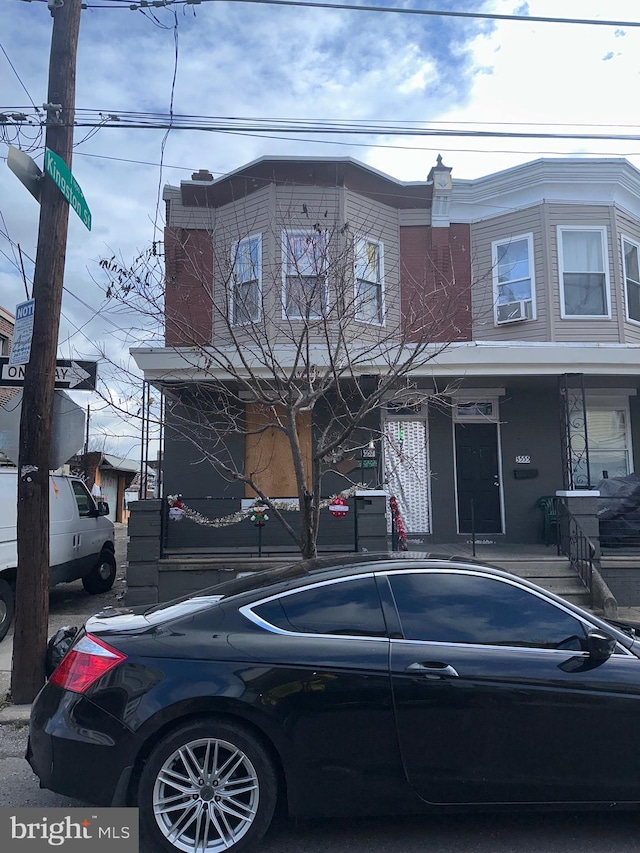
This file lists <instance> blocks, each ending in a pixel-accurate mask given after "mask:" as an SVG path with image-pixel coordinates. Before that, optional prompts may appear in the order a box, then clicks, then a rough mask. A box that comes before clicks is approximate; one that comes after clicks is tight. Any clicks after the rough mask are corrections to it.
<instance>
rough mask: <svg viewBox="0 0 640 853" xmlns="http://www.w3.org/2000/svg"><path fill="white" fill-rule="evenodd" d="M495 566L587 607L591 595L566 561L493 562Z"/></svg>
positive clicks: (556, 558) (556, 559) (559, 558)
mask: <svg viewBox="0 0 640 853" xmlns="http://www.w3.org/2000/svg"><path fill="white" fill-rule="evenodd" d="M492 562H493V564H494V565H495V566H497V567H498V568H500V569H504V571H506V572H511V574H514V575H517V576H518V577H520V578H524V579H525V580H529V581H531V582H532V583H535V584H537V585H538V586H541V587H542V588H543V589H546V590H547V591H548V592H552V593H553V594H554V595H559V596H560V597H561V598H564V599H566V600H567V601H570V602H571V603H572V604H578V605H580V606H581V607H588V606H589V604H590V602H591V594H590V592H589V590H588V589H587V588H586V587H585V585H584V584H583V583H582V581H581V580H580V578H579V577H578V575H577V574H576V573H575V571H574V570H573V569H572V568H571V563H570V562H569V560H568V559H563V558H561V557H554V558H553V559H543V560H513V559H510V560H493V561H492Z"/></svg>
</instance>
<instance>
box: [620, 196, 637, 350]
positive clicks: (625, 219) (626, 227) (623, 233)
mask: <svg viewBox="0 0 640 853" xmlns="http://www.w3.org/2000/svg"><path fill="white" fill-rule="evenodd" d="M616 231H617V240H616V243H617V245H616V246H615V249H614V251H615V265H616V266H617V268H618V270H619V276H620V279H619V289H620V294H621V297H620V314H621V319H622V329H623V332H622V334H623V338H624V342H625V343H630V344H637V343H640V324H639V323H636V322H634V321H633V320H631V321H630V320H627V315H626V307H625V306H626V298H627V294H626V290H625V283H624V270H623V266H622V243H621V237H627V238H628V239H629V240H632V241H634V242H635V243H638V244H640V222H639V221H638V220H637V219H634V218H633V217H632V216H630V215H629V214H628V213H625V212H623V211H621V210H619V209H616Z"/></svg>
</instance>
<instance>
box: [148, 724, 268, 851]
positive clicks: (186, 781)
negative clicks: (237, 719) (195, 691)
mask: <svg viewBox="0 0 640 853" xmlns="http://www.w3.org/2000/svg"><path fill="white" fill-rule="evenodd" d="M187 765H188V766H187ZM277 784H278V783H277V777H276V773H275V770H274V768H273V764H272V762H271V760H270V758H269V756H268V754H267V752H266V750H265V748H264V747H263V746H262V744H261V743H260V741H259V740H258V738H256V737H255V736H254V735H253V734H252V733H251V732H250V731H248V730H247V729H245V728H244V726H242V725H238V724H235V723H233V722H228V721H226V720H221V719H216V718H206V719H201V720H197V721H195V722H192V723H188V724H185V725H183V726H181V727H180V728H179V729H176V730H174V731H173V732H171V733H170V734H168V735H167V737H165V738H164V739H163V740H162V741H160V742H159V743H158V744H157V745H156V746H155V748H154V749H153V751H152V753H151V754H150V756H149V758H148V760H147V761H146V763H145V765H144V769H143V771H142V774H141V776H140V784H139V786H138V807H139V810H140V829H141V832H142V835H143V837H144V838H146V839H147V842H148V843H149V845H150V849H152V850H154V851H160V850H162V851H166V853H176V851H193V850H198V851H199V853H200V851H202V853H222V851H225V853H240V851H243V850H246V849H248V848H250V847H251V846H253V845H254V844H256V843H257V842H258V841H259V840H260V839H261V838H262V836H263V835H264V833H265V832H266V831H267V829H268V828H269V825H270V823H271V819H272V817H273V812H274V809H275V805H276V800H277ZM172 800H173V801H174V802H175V807H174V808H171V806H170V805H169V804H170V803H171V801H172Z"/></svg>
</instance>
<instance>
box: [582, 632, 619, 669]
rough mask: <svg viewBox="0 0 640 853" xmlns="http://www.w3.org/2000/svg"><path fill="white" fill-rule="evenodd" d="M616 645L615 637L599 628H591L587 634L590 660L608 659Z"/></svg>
mask: <svg viewBox="0 0 640 853" xmlns="http://www.w3.org/2000/svg"><path fill="white" fill-rule="evenodd" d="M616 645H617V642H616V639H615V638H614V637H612V636H611V634H607V632H606V631H602V630H601V629H600V628H592V629H591V630H590V631H589V633H588V634H587V651H588V652H589V657H590V658H591V659H592V660H599V661H604V660H608V659H609V658H610V657H611V655H612V654H613V653H614V652H615V650H616Z"/></svg>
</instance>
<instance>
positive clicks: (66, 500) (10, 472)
mask: <svg viewBox="0 0 640 853" xmlns="http://www.w3.org/2000/svg"><path fill="white" fill-rule="evenodd" d="M74 482H75V483H76V484H79V485H76V489H78V499H76V494H75V492H74V486H73V484H74ZM17 504H18V475H17V471H16V470H15V469H11V468H10V469H5V470H2V469H0V572H1V571H3V570H5V569H15V568H16V566H17V564H18V550H17V541H16V524H17ZM79 504H82V505H83V507H85V511H86V506H87V505H88V506H90V507H91V509H92V510H95V503H94V501H93V498H92V497H91V495H90V494H89V492H88V490H87V489H86V486H85V485H84V484H83V483H82V482H81V481H79V480H75V479H74V478H70V477H62V476H57V475H53V476H51V477H50V478H49V527H50V530H49V534H50V536H49V561H50V565H51V577H50V581H49V582H50V585H51V586H54V585H55V584H57V583H66V582H69V581H73V580H76V579H77V578H81V577H84V576H85V575H86V574H88V573H89V572H90V571H91V569H92V568H93V567H94V566H95V565H96V563H97V562H98V557H99V556H100V552H101V551H102V550H103V549H105V548H106V549H107V550H110V551H112V552H113V550H114V538H115V537H114V527H113V523H112V522H111V521H110V520H109V519H108V518H107V517H105V516H98V515H86V514H85V515H81V513H80V511H79Z"/></svg>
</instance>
